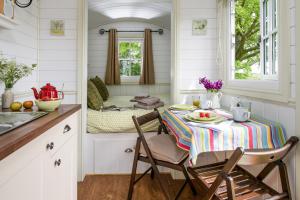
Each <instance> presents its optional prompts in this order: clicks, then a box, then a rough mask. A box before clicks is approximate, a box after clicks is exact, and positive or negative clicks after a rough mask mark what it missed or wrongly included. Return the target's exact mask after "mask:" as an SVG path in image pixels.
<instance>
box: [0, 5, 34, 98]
mask: <svg viewBox="0 0 300 200" xmlns="http://www.w3.org/2000/svg"><path fill="white" fill-rule="evenodd" d="M15 9H16V10H15V20H16V22H17V25H16V26H15V27H14V28H13V29H11V30H7V29H3V28H0V52H1V53H3V54H4V56H5V57H8V58H12V59H16V61H17V63H24V64H27V65H31V64H37V63H38V42H37V41H38V17H39V16H38V15H39V8H38V3H37V1H34V2H33V4H32V5H31V6H30V7H28V8H26V9H21V8H19V7H16V8H15ZM37 83H38V70H35V71H34V72H33V73H32V75H30V76H28V77H26V78H23V79H22V80H20V81H19V82H17V84H16V85H15V86H14V92H15V94H16V100H22V99H23V98H24V96H27V95H28V96H30V95H29V94H30V93H29V92H30V91H31V90H30V88H31V87H32V86H37ZM3 91H4V84H2V83H1V86H0V93H2V92H3ZM21 96H22V97H21ZM18 97H19V98H18ZM31 97H32V96H31ZM25 98H27V97H25Z"/></svg>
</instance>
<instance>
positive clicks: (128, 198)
mask: <svg viewBox="0 0 300 200" xmlns="http://www.w3.org/2000/svg"><path fill="white" fill-rule="evenodd" d="M140 146H141V139H140V138H138V139H137V141H136V149H135V153H134V160H133V166H132V172H131V177H130V184H129V190H128V196H127V200H131V199H132V194H133V189H134V182H135V176H136V169H137V164H138V157H139V153H140Z"/></svg>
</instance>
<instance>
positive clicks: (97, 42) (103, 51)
mask: <svg viewBox="0 0 300 200" xmlns="http://www.w3.org/2000/svg"><path fill="white" fill-rule="evenodd" d="M101 28H104V29H110V28H116V29H119V30H144V29H145V28H151V29H159V28H161V27H158V26H155V25H152V24H148V23H143V22H133V21H125V22H118V23H112V24H108V25H105V26H100V27H99V28H97V29H92V30H89V37H88V41H89V43H88V66H89V67H88V74H89V77H94V76H95V75H98V76H99V77H101V78H104V76H105V69H106V61H107V48H108V34H107V33H106V34H104V35H100V34H99V33H98V32H99V29H101ZM131 37H133V38H143V34H137V33H119V38H131ZM152 37H153V38H152V39H153V56H154V66H155V78H156V83H157V84H156V85H154V86H139V85H120V86H109V90H110V93H111V95H114V96H120V95H121V96H124V95H125V96H126V95H130V96H131V95H136V94H139V93H145V92H147V93H150V94H160V93H169V90H170V88H169V83H170V68H171V38H170V31H169V30H168V29H164V34H163V35H159V34H157V33H153V35H152Z"/></svg>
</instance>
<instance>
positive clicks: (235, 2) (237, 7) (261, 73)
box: [230, 0, 278, 80]
mask: <svg viewBox="0 0 300 200" xmlns="http://www.w3.org/2000/svg"><path fill="white" fill-rule="evenodd" d="M230 14H231V32H232V36H231V45H232V46H231V47H232V54H233V56H232V63H233V64H234V67H233V69H234V72H233V77H234V79H252V80H260V79H268V78H270V77H273V78H274V77H276V76H277V75H278V74H277V73H278V58H277V57H278V56H277V52H278V50H277V49H278V45H277V43H278V39H277V38H278V34H277V21H278V20H277V0H231V13H230Z"/></svg>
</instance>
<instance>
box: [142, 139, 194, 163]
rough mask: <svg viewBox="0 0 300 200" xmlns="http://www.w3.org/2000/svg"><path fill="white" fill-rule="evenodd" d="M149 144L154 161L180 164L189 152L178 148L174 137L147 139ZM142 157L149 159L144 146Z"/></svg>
mask: <svg viewBox="0 0 300 200" xmlns="http://www.w3.org/2000/svg"><path fill="white" fill-rule="evenodd" d="M147 144H148V146H149V149H150V151H151V154H152V156H153V158H154V159H157V160H161V161H165V162H169V163H173V164H178V163H180V162H181V161H183V160H184V159H185V158H186V157H187V156H188V152H186V151H184V150H182V149H180V148H179V147H177V146H176V140H175V138H174V137H173V136H171V135H167V134H160V135H156V136H153V137H151V138H149V139H147ZM140 153H141V156H143V157H147V154H146V151H145V149H144V146H143V145H141V149H140Z"/></svg>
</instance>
